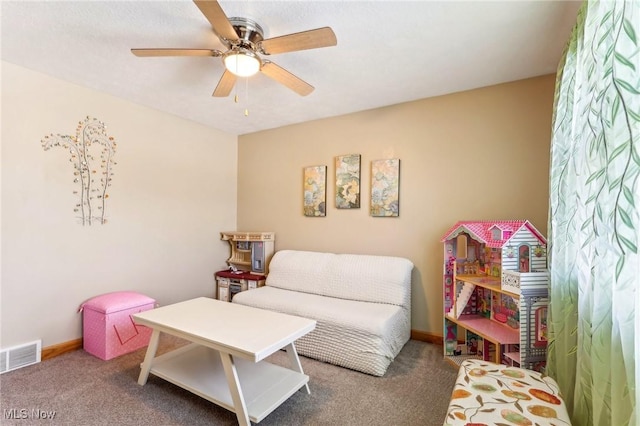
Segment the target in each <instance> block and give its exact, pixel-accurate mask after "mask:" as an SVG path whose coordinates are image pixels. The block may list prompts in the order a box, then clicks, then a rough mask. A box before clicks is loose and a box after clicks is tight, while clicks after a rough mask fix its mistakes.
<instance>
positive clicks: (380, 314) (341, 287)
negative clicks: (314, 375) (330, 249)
mask: <svg viewBox="0 0 640 426" xmlns="http://www.w3.org/2000/svg"><path fill="white" fill-rule="evenodd" d="M412 270H413V263H411V261H409V260H408V259H404V258H399V257H390V256H370V255H355V254H333V253H320V252H310V251H297V250H280V251H278V252H276V254H275V255H274V256H273V258H272V259H271V263H270V265H269V275H268V276H267V279H266V284H265V286H264V287H260V288H258V289H256V290H252V291H246V292H242V293H238V294H236V295H235V297H234V298H233V303H239V304H243V305H249V306H253V307H257V308H264V309H269V310H273V311H278V312H283V313H286V314H291V315H297V316H301V317H305V318H311V319H314V320H316V321H317V326H316V328H315V330H313V331H312V332H310V333H309V334H307V335H305V336H303V337H301V338H300V339H299V340H298V341H296V347H297V349H298V353H300V354H301V355H305V356H308V357H310V358H315V359H318V360H320V361H324V362H328V363H331V364H335V365H338V366H342V367H346V368H350V369H353V370H357V371H361V372H363V373H367V374H371V375H374V376H382V375H384V373H385V372H386V371H387V368H388V366H389V364H390V363H391V362H392V361H393V359H394V358H395V357H396V355H397V354H398V353H399V352H400V350H401V349H402V347H403V346H404V344H405V343H406V342H407V341H408V340H409V336H410V333H411V271H412Z"/></svg>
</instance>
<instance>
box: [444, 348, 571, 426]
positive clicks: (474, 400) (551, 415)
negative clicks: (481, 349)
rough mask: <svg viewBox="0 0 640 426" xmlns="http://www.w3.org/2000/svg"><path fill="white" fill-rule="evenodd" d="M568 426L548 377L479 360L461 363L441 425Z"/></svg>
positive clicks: (568, 420)
mask: <svg viewBox="0 0 640 426" xmlns="http://www.w3.org/2000/svg"><path fill="white" fill-rule="evenodd" d="M470 424H474V425H475V424H477V425H507V424H509V425H541V426H542V425H549V426H550V425H571V420H570V419H569V414H568V412H567V407H566V404H565V402H564V400H563V399H562V396H561V395H560V391H559V388H558V384H557V383H556V382H555V380H553V379H552V378H551V377H545V376H543V375H542V374H540V373H538V372H536V371H531V370H526V369H523V368H517V367H508V366H505V365H501V364H495V363H492V362H487V361H483V360H479V359H468V360H466V361H463V362H462V364H461V365H460V368H459V370H458V378H457V380H456V384H455V386H454V388H453V392H452V393H451V401H450V403H449V408H448V409H447V416H446V417H445V420H444V426H466V425H470Z"/></svg>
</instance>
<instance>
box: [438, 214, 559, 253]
mask: <svg viewBox="0 0 640 426" xmlns="http://www.w3.org/2000/svg"><path fill="white" fill-rule="evenodd" d="M495 227H497V228H499V229H500V230H501V231H503V232H502V233H501V234H502V235H503V236H504V237H506V238H505V239H501V240H494V239H493V238H492V235H491V229H493V228H495ZM522 228H527V229H528V230H529V231H531V233H532V234H533V235H535V237H536V238H537V239H538V240H540V242H541V243H542V244H546V243H547V240H546V239H545V238H544V237H543V236H542V234H541V233H540V232H539V231H538V230H537V229H536V228H535V227H534V226H533V225H532V224H531V223H530V222H529V221H528V220H497V221H496V220H493V221H492V220H486V221H477V220H469V221H465V220H463V221H460V222H458V223H456V224H455V225H453V226H452V227H451V228H450V229H449V230H448V231H447V232H446V233H445V234H444V237H442V239H441V240H440V241H441V242H445V241H447V240H450V239H451V238H454V237H455V236H456V235H458V234H460V233H461V232H466V233H468V234H469V235H470V236H471V237H472V238H473V239H474V240H476V241H480V242H481V243H484V244H486V245H487V247H491V248H500V247H502V246H503V245H505V244H506V243H507V242H508V241H509V240H510V239H511V237H512V236H513V235H515V234H516V233H517V232H518V231H519V230H520V229H522Z"/></svg>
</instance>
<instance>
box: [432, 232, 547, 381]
mask: <svg viewBox="0 0 640 426" xmlns="http://www.w3.org/2000/svg"><path fill="white" fill-rule="evenodd" d="M441 241H442V242H443V243H444V276H443V295H444V355H445V358H446V359H447V360H448V361H450V362H452V363H453V364H454V365H456V366H459V365H460V363H461V362H462V361H464V360H466V359H469V358H477V359H482V360H484V361H493V362H495V363H502V364H507V365H510V366H516V367H523V368H528V369H533V370H542V369H543V368H544V362H545V359H546V346H547V335H546V321H547V315H546V314H547V305H548V293H547V291H548V290H547V285H548V273H547V270H546V266H547V257H546V255H547V254H546V240H545V238H544V237H543V236H542V234H541V233H540V232H539V231H538V230H537V229H536V228H535V227H534V226H533V225H532V224H531V223H530V222H529V221H526V220H509V221H461V222H458V223H456V224H455V225H454V226H453V227H451V228H450V229H449V230H448V231H447V232H446V233H445V235H444V236H443V237H442V240H441Z"/></svg>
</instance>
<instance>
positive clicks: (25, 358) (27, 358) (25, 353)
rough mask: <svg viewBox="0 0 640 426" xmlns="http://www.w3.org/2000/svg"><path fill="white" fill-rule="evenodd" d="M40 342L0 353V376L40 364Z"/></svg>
mask: <svg viewBox="0 0 640 426" xmlns="http://www.w3.org/2000/svg"><path fill="white" fill-rule="evenodd" d="M41 352H42V340H36V341H35V342H30V343H25V344H24V345H19V346H14V347H12V348H8V349H2V351H0V374H1V373H6V372H7V371H11V370H15V369H17V368H21V367H26V366H27V365H31V364H36V363H38V362H40V354H41Z"/></svg>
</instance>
